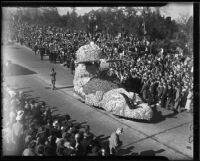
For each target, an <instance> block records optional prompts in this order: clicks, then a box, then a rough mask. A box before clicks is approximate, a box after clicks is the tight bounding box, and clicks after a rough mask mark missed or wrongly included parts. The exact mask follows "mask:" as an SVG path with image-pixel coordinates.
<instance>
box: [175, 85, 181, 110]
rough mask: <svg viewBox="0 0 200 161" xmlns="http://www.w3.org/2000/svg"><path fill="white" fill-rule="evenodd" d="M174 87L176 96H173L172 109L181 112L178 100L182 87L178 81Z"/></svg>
mask: <svg viewBox="0 0 200 161" xmlns="http://www.w3.org/2000/svg"><path fill="white" fill-rule="evenodd" d="M175 89H176V97H175V106H174V110H175V111H178V112H181V109H180V101H181V97H182V96H181V92H182V88H181V85H180V83H179V82H178V85H177V86H176V87H175Z"/></svg>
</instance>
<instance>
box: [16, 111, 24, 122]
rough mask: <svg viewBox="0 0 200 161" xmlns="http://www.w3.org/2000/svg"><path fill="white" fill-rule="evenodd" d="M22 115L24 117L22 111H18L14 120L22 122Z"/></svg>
mask: <svg viewBox="0 0 200 161" xmlns="http://www.w3.org/2000/svg"><path fill="white" fill-rule="evenodd" d="M23 115H24V111H22V110H20V111H18V112H17V117H16V120H17V121H19V120H22V117H23Z"/></svg>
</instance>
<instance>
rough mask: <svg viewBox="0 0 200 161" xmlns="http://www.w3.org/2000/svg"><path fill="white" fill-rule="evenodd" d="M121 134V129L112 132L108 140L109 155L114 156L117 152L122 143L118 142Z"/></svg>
mask: <svg viewBox="0 0 200 161" xmlns="http://www.w3.org/2000/svg"><path fill="white" fill-rule="evenodd" d="M122 133H123V128H118V129H117V130H116V131H114V132H113V133H112V134H111V136H110V138H109V148H110V154H111V155H116V154H117V153H118V151H119V148H120V146H121V145H122V142H121V141H120V140H119V135H120V134H122Z"/></svg>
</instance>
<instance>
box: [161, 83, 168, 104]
mask: <svg viewBox="0 0 200 161" xmlns="http://www.w3.org/2000/svg"><path fill="white" fill-rule="evenodd" d="M167 90H168V88H167V86H165V87H164V88H163V93H162V96H161V107H163V108H164V107H165V106H166V101H167Z"/></svg>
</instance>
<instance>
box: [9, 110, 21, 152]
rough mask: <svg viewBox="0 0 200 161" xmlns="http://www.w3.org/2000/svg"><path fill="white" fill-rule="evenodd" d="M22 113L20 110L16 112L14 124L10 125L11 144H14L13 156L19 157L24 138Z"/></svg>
mask: <svg viewBox="0 0 200 161" xmlns="http://www.w3.org/2000/svg"><path fill="white" fill-rule="evenodd" d="M23 118H24V111H22V110H20V111H18V112H17V117H16V122H15V123H14V124H13V125H12V137H11V138H12V142H13V143H14V145H13V146H14V147H15V148H14V149H15V150H14V154H13V155H21V154H22V151H23V149H22V147H23V144H24V142H23V137H24V125H23Z"/></svg>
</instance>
